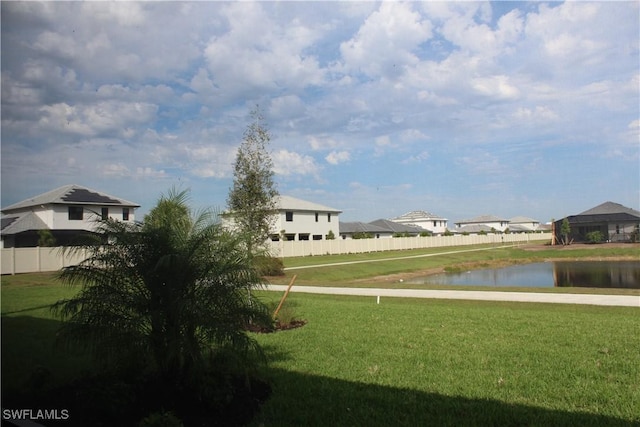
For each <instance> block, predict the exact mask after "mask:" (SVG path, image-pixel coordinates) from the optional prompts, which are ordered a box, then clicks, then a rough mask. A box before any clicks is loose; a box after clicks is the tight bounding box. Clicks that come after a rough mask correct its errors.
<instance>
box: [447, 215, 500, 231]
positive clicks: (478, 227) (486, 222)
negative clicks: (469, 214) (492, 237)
mask: <svg viewBox="0 0 640 427" xmlns="http://www.w3.org/2000/svg"><path fill="white" fill-rule="evenodd" d="M455 224H456V228H455V232H456V233H469V234H477V233H480V232H486V233H494V232H499V233H503V232H504V231H505V230H506V229H507V228H508V227H509V220H508V219H503V218H499V217H497V216H494V215H481V216H478V217H475V218H472V219H467V220H463V221H458V222H456V223H455Z"/></svg>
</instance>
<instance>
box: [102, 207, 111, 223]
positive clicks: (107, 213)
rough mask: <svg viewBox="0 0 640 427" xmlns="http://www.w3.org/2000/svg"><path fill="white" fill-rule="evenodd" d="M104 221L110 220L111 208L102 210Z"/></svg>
mask: <svg viewBox="0 0 640 427" xmlns="http://www.w3.org/2000/svg"><path fill="white" fill-rule="evenodd" d="M102 219H103V220H104V219H109V208H102Z"/></svg>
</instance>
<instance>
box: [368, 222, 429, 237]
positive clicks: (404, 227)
mask: <svg viewBox="0 0 640 427" xmlns="http://www.w3.org/2000/svg"><path fill="white" fill-rule="evenodd" d="M369 224H371V225H375V226H377V227H380V228H383V229H385V230H388V231H389V232H391V233H392V235H393V236H397V235H403V236H419V235H420V234H423V233H428V230H425V229H424V228H422V227H418V226H417V225H409V224H400V223H397V222H395V221H391V220H388V219H377V220H375V221H371V222H370V223H369Z"/></svg>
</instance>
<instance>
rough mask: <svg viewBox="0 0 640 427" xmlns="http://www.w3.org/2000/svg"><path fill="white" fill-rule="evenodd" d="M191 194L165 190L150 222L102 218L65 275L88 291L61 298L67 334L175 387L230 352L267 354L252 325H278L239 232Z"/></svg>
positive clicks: (243, 362)
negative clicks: (83, 254) (195, 206)
mask: <svg viewBox="0 0 640 427" xmlns="http://www.w3.org/2000/svg"><path fill="white" fill-rule="evenodd" d="M187 195H188V193H187V192H186V191H182V192H177V191H175V190H173V191H170V192H169V194H168V195H167V196H162V197H161V198H160V200H159V202H158V204H157V205H156V206H155V207H154V208H153V209H152V210H151V212H150V213H149V214H148V215H147V216H146V217H145V221H144V224H143V225H140V224H131V223H125V222H120V221H116V220H112V219H106V220H98V225H99V227H98V233H97V238H95V239H93V240H92V241H88V242H86V243H85V244H83V245H82V246H80V247H75V248H73V249H72V250H78V249H85V250H87V251H88V253H89V256H88V258H87V259H86V260H85V261H84V262H82V263H81V264H79V265H77V266H70V267H66V268H65V269H64V270H63V271H62V273H61V279H62V281H63V282H64V283H67V284H70V285H79V286H81V289H80V292H79V293H78V294H77V295H76V296H75V297H73V298H71V299H67V300H62V301H59V302H57V303H56V304H55V305H54V310H55V311H56V312H57V313H58V314H59V315H60V316H61V317H62V318H63V319H65V320H66V322H65V323H64V326H63V329H62V330H61V332H62V334H61V336H62V337H63V338H66V339H69V340H72V341H76V342H79V343H82V344H85V345H88V346H89V347H90V349H91V350H93V352H94V353H95V354H96V355H97V356H99V357H100V358H101V359H102V360H104V361H105V362H107V364H108V365H110V366H115V367H116V368H123V367H124V368H130V369H143V370H145V371H146V372H149V373H151V374H152V375H157V376H158V378H161V379H162V381H163V382H164V383H165V384H167V385H171V386H185V385H186V386H189V385H192V384H193V381H194V380H196V379H198V378H201V377H202V375H203V374H206V373H207V372H211V371H215V370H216V369H218V370H219V369H220V363H221V362H220V361H221V360H222V358H223V357H224V361H225V362H224V363H225V364H224V366H225V368H228V367H229V366H230V365H229V362H230V361H231V362H234V363H235V365H233V366H236V367H239V368H241V369H242V368H245V367H247V366H250V365H251V363H252V362H255V361H256V360H257V359H256V358H255V357H254V356H255V355H261V354H262V353H261V352H260V348H259V346H258V345H257V343H256V341H255V340H253V339H252V338H251V337H250V336H249V335H247V333H246V326H247V324H248V323H249V322H253V323H258V324H261V325H263V324H264V325H266V324H267V323H268V322H271V319H270V317H269V315H268V313H267V310H266V308H265V306H264V305H263V304H261V303H260V302H259V301H258V300H256V299H255V298H254V297H252V296H251V295H253V294H252V293H250V292H248V290H250V289H252V288H256V287H259V286H261V284H262V281H261V278H260V277H259V276H258V275H257V273H256V271H255V269H254V268H253V267H252V265H253V264H252V260H251V259H250V258H249V255H248V254H247V253H246V252H244V251H242V249H241V248H242V245H241V241H240V239H239V238H238V237H237V236H235V235H234V234H231V233H230V232H227V231H225V230H224V229H223V228H222V227H221V226H220V223H219V221H217V216H216V215H214V214H213V213H212V212H211V211H202V212H199V213H193V212H192V211H191V209H190V208H189V206H188V204H187V200H188V197H187ZM105 242H106V243H105Z"/></svg>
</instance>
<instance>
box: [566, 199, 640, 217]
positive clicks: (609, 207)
mask: <svg viewBox="0 0 640 427" xmlns="http://www.w3.org/2000/svg"><path fill="white" fill-rule="evenodd" d="M620 213H625V214H629V215H632V216H637V217H639V218H640V212H639V211H637V210H635V209H631V208H628V207H626V206H623V205H621V204H620V203H614V202H604V203H602V204H601V205H598V206H596V207H594V208H591V209H588V210H586V211H584V212H582V213H579V214H578V215H611V214H620Z"/></svg>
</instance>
